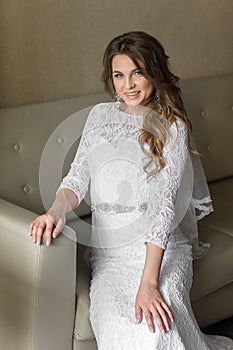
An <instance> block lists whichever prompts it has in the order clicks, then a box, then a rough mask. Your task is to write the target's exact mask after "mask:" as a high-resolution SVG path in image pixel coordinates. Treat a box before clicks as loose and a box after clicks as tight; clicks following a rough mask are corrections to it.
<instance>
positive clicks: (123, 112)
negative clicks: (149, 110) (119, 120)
mask: <svg viewBox="0 0 233 350" xmlns="http://www.w3.org/2000/svg"><path fill="white" fill-rule="evenodd" d="M113 105H114V107H115V108H116V109H117V111H118V112H120V113H122V115H125V116H128V117H130V118H131V119H135V118H137V119H139V120H141V121H143V116H142V115H141V114H133V113H127V112H125V111H123V109H121V108H120V107H121V102H118V101H117V102H113Z"/></svg>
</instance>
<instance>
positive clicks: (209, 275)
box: [191, 223, 233, 302]
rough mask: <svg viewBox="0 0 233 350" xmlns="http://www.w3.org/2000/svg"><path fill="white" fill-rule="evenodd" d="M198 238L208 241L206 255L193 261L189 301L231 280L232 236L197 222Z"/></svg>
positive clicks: (232, 279)
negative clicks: (208, 248)
mask: <svg viewBox="0 0 233 350" xmlns="http://www.w3.org/2000/svg"><path fill="white" fill-rule="evenodd" d="M199 234H200V239H201V240H202V241H205V242H210V243H211V247H210V251H209V253H208V255H207V256H206V257H205V258H203V259H201V260H195V261H194V278H193V287H192V290H191V301H192V302H194V301H197V300H198V299H200V298H202V297H204V296H206V295H208V294H210V293H213V292H214V291H216V290H217V289H219V288H221V287H223V286H225V285H227V284H229V283H231V282H233V264H230V263H229V262H230V261H231V260H232V256H233V238H232V237H231V236H230V235H228V234H226V233H224V232H222V231H218V230H217V229H213V228H212V227H208V226H205V225H202V224H201V223H200V224H199Z"/></svg>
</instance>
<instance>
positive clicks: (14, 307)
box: [0, 199, 76, 350]
mask: <svg viewBox="0 0 233 350" xmlns="http://www.w3.org/2000/svg"><path fill="white" fill-rule="evenodd" d="M36 216H37V214H35V213H32V212H30V211H29V210H26V209H23V208H21V207H18V206H16V205H14V204H12V203H9V202H7V201H5V200H2V199H0V249H1V253H0V281H1V282H0V283H1V284H0V315H1V316H0V348H1V349H17V350H29V349H30V350H41V349H43V350H64V349H66V350H69V349H70V350H71V349H72V342H73V327H74V317H75V284H76V243H75V240H72V239H68V238H67V237H66V236H65V233H66V232H67V231H70V230H71V229H70V228H69V227H67V226H65V227H64V230H63V232H64V234H61V235H60V236H59V237H58V238H56V240H54V241H53V243H52V245H51V246H49V247H46V246H45V244H44V241H43V244H42V245H41V246H37V245H36V244H33V243H32V239H31V237H30V236H28V226H29V223H30V222H31V221H32V220H34V218H35V217H36ZM71 234H72V232H71Z"/></svg>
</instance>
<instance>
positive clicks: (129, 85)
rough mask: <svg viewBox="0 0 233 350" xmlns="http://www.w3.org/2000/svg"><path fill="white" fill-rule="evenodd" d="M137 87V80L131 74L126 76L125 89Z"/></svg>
mask: <svg viewBox="0 0 233 350" xmlns="http://www.w3.org/2000/svg"><path fill="white" fill-rule="evenodd" d="M134 87H135V82H134V80H133V78H132V77H131V76H128V77H127V76H126V77H125V89H126V90H130V89H132V88H134Z"/></svg>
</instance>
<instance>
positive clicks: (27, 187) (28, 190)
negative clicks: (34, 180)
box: [23, 185, 31, 193]
mask: <svg viewBox="0 0 233 350" xmlns="http://www.w3.org/2000/svg"><path fill="white" fill-rule="evenodd" d="M23 192H25V193H29V192H31V188H30V187H29V186H27V185H25V186H23Z"/></svg>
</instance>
